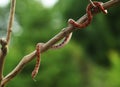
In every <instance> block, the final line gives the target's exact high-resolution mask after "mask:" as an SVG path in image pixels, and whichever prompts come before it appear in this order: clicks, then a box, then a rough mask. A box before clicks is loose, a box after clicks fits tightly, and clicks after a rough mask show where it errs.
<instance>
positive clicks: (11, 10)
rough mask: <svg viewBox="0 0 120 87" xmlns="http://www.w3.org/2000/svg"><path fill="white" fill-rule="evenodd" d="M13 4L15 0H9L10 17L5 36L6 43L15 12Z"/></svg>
mask: <svg viewBox="0 0 120 87" xmlns="http://www.w3.org/2000/svg"><path fill="white" fill-rule="evenodd" d="M15 4H16V0H11V8H10V18H9V23H8V28H7V36H6V41H7V44H9V42H10V38H11V32H12V25H13V20H14V14H15Z"/></svg>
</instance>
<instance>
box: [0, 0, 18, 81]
mask: <svg viewBox="0 0 120 87" xmlns="http://www.w3.org/2000/svg"><path fill="white" fill-rule="evenodd" d="M15 3H16V1H15V0H12V1H11V8H10V18H9V23H8V29H7V36H6V40H5V39H0V44H1V49H0V83H1V81H2V78H3V68H4V60H5V56H6V55H7V50H8V49H7V48H8V44H9V42H10V37H11V31H12V25H13V19H14V12H15Z"/></svg>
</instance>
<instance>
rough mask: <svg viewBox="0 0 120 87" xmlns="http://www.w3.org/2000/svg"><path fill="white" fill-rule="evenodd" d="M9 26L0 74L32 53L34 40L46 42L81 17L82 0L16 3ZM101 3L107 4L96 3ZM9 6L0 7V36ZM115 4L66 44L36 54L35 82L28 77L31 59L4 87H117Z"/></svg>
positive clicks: (119, 62) (119, 43) (118, 11)
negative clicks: (9, 36) (39, 55)
mask: <svg viewBox="0 0 120 87" xmlns="http://www.w3.org/2000/svg"><path fill="white" fill-rule="evenodd" d="M16 1H17V2H16V13H15V22H14V26H13V34H12V40H11V44H10V49H9V54H8V55H7V58H6V62H5V69H4V75H6V74H8V73H9V72H10V71H11V70H12V69H13V68H14V67H15V66H16V65H17V64H18V63H19V61H20V60H21V59H22V57H23V56H25V55H26V54H28V53H30V52H32V51H33V50H35V45H36V44H37V43H38V42H47V41H48V40H49V39H51V38H52V37H53V36H54V35H56V34H57V33H58V32H60V31H61V29H62V28H64V27H66V26H67V20H68V19H69V18H73V19H75V20H77V19H78V18H80V17H81V16H82V15H84V14H85V8H86V6H87V4H88V3H89V2H88V0H55V1H56V3H55V4H51V5H49V4H46V3H43V2H45V1H47V2H49V1H54V0H42V1H41V0H16ZM101 1H104V2H105V1H107V0H101ZM9 8H10V3H8V4H7V5H6V6H3V7H2V6H1V7H0V37H1V38H2V37H5V35H6V28H7V23H8V16H9ZM119 15H120V5H117V6H114V7H112V8H110V9H109V10H108V14H107V15H104V14H103V13H100V14H98V15H96V16H94V18H93V21H92V23H91V24H90V25H89V26H88V27H87V28H85V29H83V30H77V31H75V32H74V33H73V37H72V39H71V41H70V42H69V44H68V45H66V46H65V47H64V48H61V49H59V50H49V51H47V52H45V53H43V54H42V61H41V67H40V70H39V73H38V75H37V76H36V78H35V79H36V82H35V81H33V80H32V78H31V72H32V70H33V68H34V66H35V60H34V61H32V62H30V63H29V64H27V66H26V67H25V68H24V69H23V70H22V72H21V73H19V74H18V75H17V76H16V77H15V78H14V79H13V80H11V81H10V82H9V83H8V84H7V86H6V87H120V40H119V39H120V16H119Z"/></svg>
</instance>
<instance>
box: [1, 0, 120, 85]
mask: <svg viewBox="0 0 120 87" xmlns="http://www.w3.org/2000/svg"><path fill="white" fill-rule="evenodd" d="M117 3H120V0H110V1H108V2H105V3H103V7H104V8H105V9H108V8H110V7H112V6H114V5H116V4H117ZM98 13H99V12H98ZM93 14H97V13H93ZM86 19H87V14H85V15H84V16H82V17H81V18H80V19H78V20H77V23H83V22H84V21H85V20H86ZM74 30H75V27H74V26H72V25H68V27H66V28H65V29H64V30H62V31H61V32H60V33H58V34H57V35H56V36H54V37H53V38H52V39H50V40H49V41H48V42H46V43H45V44H44V45H43V47H42V49H41V52H45V51H47V50H48V49H49V48H50V47H51V46H52V45H54V44H55V43H56V42H58V41H59V40H61V39H62V38H64V37H65V36H66V35H68V34H69V33H71V32H73V31H74ZM35 56H36V50H35V51H33V52H31V53H30V54H28V55H27V56H24V57H23V58H22V60H21V61H20V62H19V64H18V65H17V66H16V68H15V69H13V71H12V72H10V73H9V74H8V75H7V76H5V77H4V78H3V81H2V83H1V84H2V85H4V84H6V83H7V82H8V81H10V80H11V79H13V78H14V77H15V76H16V75H17V74H18V73H19V72H20V71H21V70H22V69H23V68H24V66H25V65H26V64H27V63H29V62H30V61H32V60H33V59H34V57H35Z"/></svg>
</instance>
